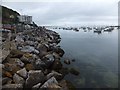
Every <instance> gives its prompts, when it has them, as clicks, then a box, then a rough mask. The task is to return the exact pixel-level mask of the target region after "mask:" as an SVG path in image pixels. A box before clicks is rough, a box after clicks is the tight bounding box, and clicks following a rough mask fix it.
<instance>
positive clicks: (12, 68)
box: [4, 63, 21, 74]
mask: <svg viewBox="0 0 120 90" xmlns="http://www.w3.org/2000/svg"><path fill="white" fill-rule="evenodd" d="M4 65H5V67H4V69H5V70H6V71H9V72H11V74H14V73H16V72H17V71H18V70H20V69H21V68H20V67H19V66H18V65H16V64H10V63H5V64H4Z"/></svg>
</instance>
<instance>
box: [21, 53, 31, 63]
mask: <svg viewBox="0 0 120 90" xmlns="http://www.w3.org/2000/svg"><path fill="white" fill-rule="evenodd" d="M20 59H21V61H22V62H24V63H25V64H26V63H30V62H32V60H33V55H32V54H29V53H26V54H24V55H23V56H22V57H21V58H20Z"/></svg>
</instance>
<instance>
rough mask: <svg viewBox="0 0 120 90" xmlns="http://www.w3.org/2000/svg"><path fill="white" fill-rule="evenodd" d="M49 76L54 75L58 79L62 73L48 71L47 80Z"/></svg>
mask: <svg viewBox="0 0 120 90" xmlns="http://www.w3.org/2000/svg"><path fill="white" fill-rule="evenodd" d="M51 77H55V78H56V79H57V80H59V79H60V78H61V77H62V74H60V73H58V72H56V71H52V72H51V73H49V74H48V75H47V76H46V78H47V80H48V79H50V78H51Z"/></svg>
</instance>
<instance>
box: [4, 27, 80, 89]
mask: <svg viewBox="0 0 120 90" xmlns="http://www.w3.org/2000/svg"><path fill="white" fill-rule="evenodd" d="M60 41H61V38H60V35H59V34H58V33H56V32H54V31H51V30H48V29H46V28H44V27H39V28H38V29H35V30H26V31H24V32H21V33H17V34H16V35H12V37H11V40H10V45H9V46H10V47H9V52H10V53H9V54H7V55H6V57H5V58H3V59H2V88H3V89H11V90H13V89H15V90H18V89H21V90H23V89H25V88H30V89H42V88H46V89H54V88H55V89H61V90H70V89H75V88H74V86H72V84H71V83H70V82H68V81H66V80H64V76H65V75H66V74H68V73H69V71H68V69H67V68H64V66H63V65H62V63H61V57H62V56H63V55H64V53H65V52H64V50H63V49H61V48H60V46H59V45H58V43H59V42H60ZM4 49H5V48H4ZM67 62H68V64H70V63H69V61H65V63H67ZM74 71H75V70H73V73H74ZM75 74H76V75H78V74H79V73H78V72H75Z"/></svg>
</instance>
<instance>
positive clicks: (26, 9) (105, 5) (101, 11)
mask: <svg viewBox="0 0 120 90" xmlns="http://www.w3.org/2000/svg"><path fill="white" fill-rule="evenodd" d="M82 1H83V2H59V3H58V2H37V3H36V2H32V3H31V2H27V3H25V2H24V3H17V2H16V3H3V4H4V5H6V6H9V7H11V8H13V9H16V10H17V11H19V12H20V9H22V10H23V13H24V14H28V15H32V16H33V20H34V21H35V22H37V24H39V25H56V24H61V25H64V24H66V23H67V24H77V23H81V24H84V23H86V24H87V23H88V24H96V23H98V24H99V23H101V22H104V23H105V24H117V14H118V11H117V2H115V1H114V0H111V1H110V2H108V1H107V2H97V1H95V0H93V1H94V2H89V1H86V2H84V0H82ZM108 21H109V22H108ZM90 22H91V23H90Z"/></svg>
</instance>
